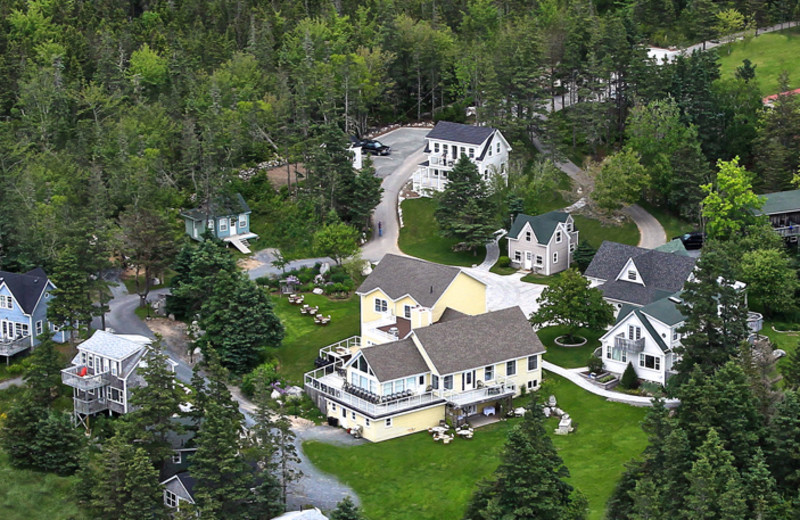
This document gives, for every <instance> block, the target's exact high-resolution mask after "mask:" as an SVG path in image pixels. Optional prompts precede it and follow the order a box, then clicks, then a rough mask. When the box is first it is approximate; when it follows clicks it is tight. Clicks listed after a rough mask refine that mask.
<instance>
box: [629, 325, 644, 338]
mask: <svg viewBox="0 0 800 520" xmlns="http://www.w3.org/2000/svg"><path fill="white" fill-rule="evenodd" d="M641 337H642V328H641V327H636V326H634V325H628V339H640V338H641Z"/></svg>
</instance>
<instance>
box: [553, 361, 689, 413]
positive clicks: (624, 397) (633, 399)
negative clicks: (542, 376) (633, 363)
mask: <svg viewBox="0 0 800 520" xmlns="http://www.w3.org/2000/svg"><path fill="white" fill-rule="evenodd" d="M542 368H544V369H545V370H547V371H548V372H552V373H554V374H557V375H559V376H561V377H563V378H565V379H567V380H569V381H571V382H572V383H575V384H576V385H578V386H579V387H581V388H583V389H584V390H586V391H588V392H591V393H593V394H596V395H599V396H602V397H605V398H606V399H607V400H609V401H614V402H617V403H625V404H629V405H632V406H652V405H653V403H652V402H651V399H650V398H649V397H644V396H641V395H628V394H623V393H621V392H613V391H611V390H604V389H602V388H600V387H599V386H596V385H593V384H592V383H590V382H589V381H587V380H586V379H584V378H583V377H581V375H580V374H579V372H582V371H584V370H586V367H582V368H569V369H568V368H562V367H560V366H558V365H554V364H552V363H550V362H549V361H542ZM664 403H665V405H666V406H667V408H675V407H676V406H678V405H679V404H680V403H681V402H680V401H679V400H678V399H666V400H665V401H664Z"/></svg>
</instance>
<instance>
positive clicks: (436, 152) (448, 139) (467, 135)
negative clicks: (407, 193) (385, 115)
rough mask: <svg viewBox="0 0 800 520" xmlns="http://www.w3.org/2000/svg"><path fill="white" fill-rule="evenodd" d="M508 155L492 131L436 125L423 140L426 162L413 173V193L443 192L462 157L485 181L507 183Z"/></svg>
mask: <svg viewBox="0 0 800 520" xmlns="http://www.w3.org/2000/svg"><path fill="white" fill-rule="evenodd" d="M509 152H511V145H510V144H508V141H506V138H505V137H503V134H501V133H500V131H499V130H497V129H495V128H492V127H489V126H474V125H464V124H461V123H451V122H450V121H439V122H438V123H436V126H435V127H434V128H433V130H431V131H430V132H429V133H428V135H426V136H425V154H427V156H428V159H427V160H426V161H425V162H423V163H422V164H420V165H419V168H418V169H417V171H416V173H414V177H413V189H414V191H416V192H417V193H424V192H425V191H427V190H433V191H442V190H444V188H445V186H446V185H447V176H448V174H449V172H450V171H451V170H452V169H453V166H454V165H455V163H456V161H458V159H459V158H460V157H462V156H466V157H469V159H470V161H472V162H473V163H474V164H475V166H477V167H478V174H479V175H480V176H481V178H482V179H483V180H484V181H488V180H489V179H490V178H491V177H492V176H494V175H501V176H502V177H503V178H504V179H507V178H508V154H509Z"/></svg>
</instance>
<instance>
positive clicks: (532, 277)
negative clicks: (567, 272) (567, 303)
mask: <svg viewBox="0 0 800 520" xmlns="http://www.w3.org/2000/svg"><path fill="white" fill-rule="evenodd" d="M563 272H564V271H561V273H563ZM561 273H556V274H551V275H550V276H545V275H543V274H538V273H528V274H526V275H525V276H523V277H522V278H521V280H522V281H523V282H528V283H538V284H539V285H552V284H553V283H555V282H556V281H557V280H559V279H560V278H561Z"/></svg>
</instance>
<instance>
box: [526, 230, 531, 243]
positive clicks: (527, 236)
mask: <svg viewBox="0 0 800 520" xmlns="http://www.w3.org/2000/svg"><path fill="white" fill-rule="evenodd" d="M525 240H527V241H528V242H530V241H531V232H530V231H526V232H525Z"/></svg>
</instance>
